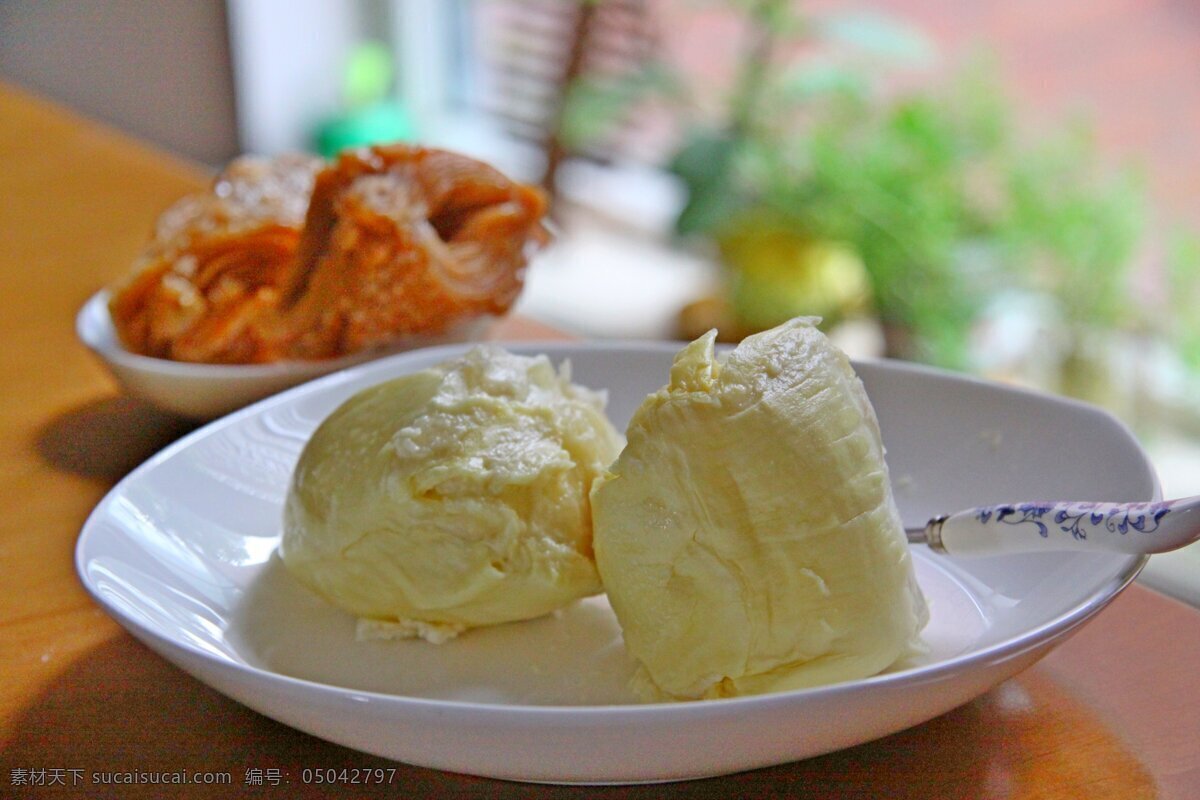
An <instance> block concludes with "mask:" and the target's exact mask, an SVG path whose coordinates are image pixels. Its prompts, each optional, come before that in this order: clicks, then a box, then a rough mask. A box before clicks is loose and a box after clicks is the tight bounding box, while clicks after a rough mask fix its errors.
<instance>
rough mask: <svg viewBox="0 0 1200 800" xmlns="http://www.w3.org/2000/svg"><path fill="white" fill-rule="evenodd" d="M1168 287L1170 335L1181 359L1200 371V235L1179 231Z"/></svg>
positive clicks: (1169, 266)
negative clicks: (1199, 312)
mask: <svg viewBox="0 0 1200 800" xmlns="http://www.w3.org/2000/svg"><path fill="white" fill-rule="evenodd" d="M1167 290H1168V297H1169V299H1170V310H1171V312H1172V313H1171V314H1170V320H1171V330H1170V331H1169V332H1168V334H1169V336H1170V338H1171V339H1172V340H1173V342H1174V343H1175V345H1176V349H1177V350H1178V352H1179V356H1180V358H1181V359H1182V360H1183V362H1184V363H1185V364H1186V365H1187V366H1188V367H1189V368H1190V369H1192V370H1193V371H1196V372H1200V314H1197V313H1196V309H1198V308H1200V235H1197V234H1196V233H1195V232H1193V231H1186V230H1180V231H1176V232H1175V234H1174V235H1173V236H1172V237H1171V242H1170V252H1169V253H1168V255H1167Z"/></svg>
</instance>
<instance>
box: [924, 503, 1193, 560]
mask: <svg viewBox="0 0 1200 800" xmlns="http://www.w3.org/2000/svg"><path fill="white" fill-rule="evenodd" d="M909 539H910V541H914V542H924V543H926V544H928V545H929V547H930V548H931V549H932V550H935V551H937V552H941V553H947V554H949V555H971V554H979V555H994V554H998V553H1014V552H1030V551H1037V550H1107V551H1110V552H1121V553H1139V554H1144V553H1163V552H1166V551H1168V550H1177V549H1179V548H1180V547H1185V546H1187V545H1189V544H1191V543H1193V542H1195V541H1197V540H1200V497H1190V498H1185V499H1182V500H1167V501H1161V500H1160V501H1155V502H1148V503H1001V504H999V505H994V506H980V507H978V508H972V509H968V510H966V511H960V512H958V513H956V514H949V515H947V516H942V517H935V518H934V519H932V520H930V521H929V524H928V525H926V526H925V527H924V528H917V529H912V530H909Z"/></svg>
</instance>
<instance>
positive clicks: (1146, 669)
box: [0, 84, 1200, 800]
mask: <svg viewBox="0 0 1200 800" xmlns="http://www.w3.org/2000/svg"><path fill="white" fill-rule="evenodd" d="M205 180H206V176H205V175H204V174H203V173H202V172H201V171H199V170H197V169H196V168H194V167H191V166H188V165H186V164H183V163H181V162H179V161H177V160H174V159H172V158H170V157H168V156H166V155H164V154H162V153H158V152H155V151H153V150H151V149H150V148H148V147H146V146H144V145H142V144H139V143H136V142H133V141H131V140H129V139H126V138H123V137H121V136H119V135H117V134H115V133H113V132H111V131H109V130H107V129H104V128H102V127H100V126H98V125H96V124H94V123H91V122H88V121H85V120H82V119H80V118H78V117H75V116H73V115H71V114H69V113H68V112H66V111H64V110H62V109H60V108H57V107H54V106H52V105H50V104H48V103H45V102H44V101H41V100H37V99H34V98H33V97H31V96H29V95H27V94H24V93H23V92H20V91H18V90H16V89H14V88H13V87H11V86H4V85H2V84H0V282H2V283H0V287H2V293H0V297H2V298H3V303H4V308H3V312H2V313H0V331H2V333H3V337H2V339H0V341H3V343H4V349H3V373H2V378H0V393H2V397H3V399H2V401H0V497H3V499H4V502H5V504H6V506H7V508H6V510H5V513H4V514H3V515H2V516H0V767H2V769H3V772H2V773H0V794H6V793H7V794H8V795H11V796H14V797H17V796H19V797H40V796H42V794H46V795H49V794H51V793H69V794H78V795H79V796H89V797H161V796H164V792H163V787H153V786H145V785H143V786H111V785H108V786H106V785H98V784H96V783H94V782H93V778H94V777H95V776H93V773H103V772H129V771H143V772H149V771H172V772H174V771H180V770H187V771H191V772H196V771H213V772H226V773H229V774H230V776H231V779H232V784H233V787H234V788H235V789H238V790H248V791H249V792H251V793H252V794H253V796H272V797H303V796H310V795H311V796H318V795H320V794H321V792H322V788H323V787H316V786H301V785H299V776H300V771H301V770H302V769H307V768H311V769H317V768H319V769H327V768H341V767H360V768H365V767H378V766H384V767H396V768H397V771H396V777H395V783H394V784H393V785H391V786H380V785H376V786H357V787H349V786H347V787H344V788H345V789H346V790H347V792H346V793H348V794H353V795H354V796H405V797H421V796H430V795H433V796H439V795H446V796H456V797H468V796H476V795H478V796H487V797H509V796H511V797H525V796H531V795H532V796H546V797H575V796H580V797H582V796H588V797H596V796H620V797H658V796H662V795H666V796H680V797H692V796H703V797H718V796H728V795H736V796H759V795H763V796H765V795H777V794H785V793H792V794H795V795H797V796H804V797H830V798H874V797H878V798H893V799H894V798H1084V797H1086V798H1090V800H1098V799H1099V798H1114V800H1116V799H1117V798H1119V799H1120V800H1130V799H1131V798H1178V799H1179V800H1185V799H1188V800H1191V799H1194V798H1200V668H1198V665H1200V612H1198V611H1196V610H1193V609H1191V608H1189V607H1187V606H1184V605H1182V604H1179V603H1177V602H1175V601H1172V600H1169V599H1167V598H1165V597H1163V596H1161V595H1158V594H1156V593H1154V592H1152V591H1150V590H1148V589H1145V588H1142V587H1140V586H1136V585H1135V586H1133V587H1131V588H1130V589H1128V590H1127V591H1126V592H1125V593H1124V594H1122V595H1121V597H1119V598H1118V599H1117V600H1116V601H1115V602H1114V603H1113V604H1112V605H1111V606H1110V608H1109V609H1107V610H1106V611H1105V612H1104V613H1102V614H1101V615H1100V616H1099V617H1097V618H1096V619H1095V621H1093V622H1092V623H1090V624H1089V625H1088V626H1087V627H1086V628H1085V629H1084V630H1082V631H1081V632H1080V633H1078V634H1077V635H1076V636H1075V637H1074V638H1072V639H1071V640H1070V641H1068V642H1067V643H1066V644H1064V645H1063V646H1062V647H1060V648H1059V649H1057V650H1056V651H1055V652H1054V653H1052V654H1051V655H1050V656H1049V657H1047V658H1046V659H1045V660H1043V661H1042V662H1040V663H1039V664H1038V665H1036V666H1035V667H1033V668H1032V669H1030V670H1028V671H1026V672H1025V673H1023V674H1022V675H1021V676H1019V677H1018V678H1016V679H1014V680H1010V681H1008V682H1007V683H1005V684H1003V685H1001V686H999V687H998V688H996V689H995V690H993V691H991V692H990V693H988V694H987V695H985V696H983V697H981V698H979V699H977V700H975V701H973V702H971V703H969V704H967V705H965V706H963V707H961V708H959V709H957V710H955V711H952V712H950V713H948V714H945V715H943V716H941V717H939V718H937V719H935V720H933V721H931V722H928V723H926V724H924V725H921V726H919V727H917V728H914V729H911V730H908V731H905V732H903V733H899V734H896V735H894V736H890V737H887V738H885V739H882V740H879V741H876V742H872V743H869V744H866V745H862V746H859V747H855V748H853V749H850V750H846V751H843V752H840V753H835V754H832V755H828V756H824V757H821V758H815V759H811V760H808V761H804V762H800V763H796V764H789V765H784V766H779V767H774V768H770V769H764V770H758V771H755V772H749V773H743V774H740V775H734V776H729V777H725V778H715V779H710V780H704V781H694V782H690V783H681V784H673V785H670V786H657V787H613V788H607V789H580V788H568V787H531V786H525V785H521V784H511V783H504V782H499V781H491V780H485V779H481V778H473V777H466V776H461V775H452V774H447V773H440V772H436V771H432V770H426V769H420V768H416V767H408V766H405V765H397V764H393V763H390V762H386V761H383V760H382V759H379V758H375V757H372V756H367V755H364V754H361V753H358V752H355V751H352V750H348V749H345V748H342V747H339V746H336V745H333V744H329V743H327V742H324V741H321V740H318V739H316V738H313V737H311V736H308V735H306V734H303V733H300V732H298V731H295V730H292V729H290V728H287V727H285V726H283V725H281V724H279V723H276V722H274V721H272V720H269V719H267V718H265V717H262V716H260V715H258V714H256V713H254V712H252V711H250V710H248V709H246V708H244V707H242V706H240V705H238V704H237V703H234V702H233V701H231V700H228V699H226V698H225V697H224V696H222V695H220V694H218V693H217V692H215V691H213V690H211V689H209V688H207V687H206V686H204V685H203V684H201V683H199V682H197V681H195V680H193V679H192V678H190V677H189V676H187V675H185V674H184V673H182V672H180V671H179V670H177V669H176V668H174V667H173V666H171V665H169V664H168V663H166V662H165V661H163V660H162V659H160V658H159V657H157V656H155V655H154V654H152V653H151V652H150V651H149V650H147V649H146V648H144V647H143V646H142V645H141V644H139V643H137V642H136V641H135V640H134V639H133V638H131V637H130V636H129V635H128V634H126V633H124V631H123V630H122V629H121V628H120V627H119V626H118V625H117V624H116V623H115V622H113V621H112V620H110V619H109V618H108V617H107V616H105V615H104V614H103V613H101V612H100V611H99V610H98V609H97V608H96V606H94V605H93V604H92V602H91V600H90V599H89V598H88V597H87V595H86V594H85V593H84V591H83V589H82V588H81V587H80V585H79V582H78V580H77V579H76V576H75V572H74V568H73V561H72V551H73V547H74V544H75V539H76V536H77V535H78V532H79V529H80V526H81V525H82V523H83V521H84V518H85V517H86V515H87V513H88V512H89V511H90V510H91V508H92V507H93V506H94V505H95V504H96V502H98V501H99V500H100V498H101V497H102V496H103V494H104V493H105V492H106V491H107V490H108V489H109V488H110V487H111V486H112V485H113V483H114V482H115V481H116V480H117V479H118V478H120V477H121V476H122V475H124V474H125V473H126V472H127V471H129V470H130V469H131V468H132V467H134V466H136V465H137V464H138V463H139V462H140V461H141V460H143V459H144V458H146V457H147V456H149V455H150V454H151V453H153V452H154V451H156V450H157V449H159V448H161V447H162V446H164V445H166V444H167V443H168V442H170V441H172V440H173V439H175V438H177V437H179V436H180V435H181V434H183V433H185V432H186V431H188V430H190V429H191V427H192V425H191V424H190V423H187V422H185V421H182V420H179V419H176V418H173V417H171V416H168V415H166V414H163V413H160V412H158V411H155V410H154V409H152V408H150V407H148V406H146V405H144V404H142V403H140V402H138V401H135V400H132V399H129V398H126V397H122V396H120V395H119V394H118V392H117V390H116V388H115V387H114V385H113V383H112V382H111V380H110V379H109V378H108V377H107V376H106V375H105V373H104V372H103V371H102V370H101V368H100V367H99V366H98V365H97V364H96V363H94V362H93V361H92V359H91V357H90V356H89V355H88V354H87V353H86V352H85V350H84V349H83V347H82V346H80V345H79V344H78V343H77V342H76V341H75V338H74V333H73V317H74V314H75V312H76V310H77V309H78V308H79V306H80V305H81V304H82V303H83V301H84V300H85V299H86V298H87V297H88V296H89V295H90V294H91V293H92V292H94V291H95V290H96V289H98V288H100V287H101V286H103V285H104V284H106V283H107V282H109V281H111V280H112V279H113V278H115V277H116V276H118V275H119V274H121V273H122V272H123V271H124V269H125V268H126V265H127V264H128V263H129V261H130V259H131V257H132V256H133V254H134V253H135V251H136V250H137V248H138V247H139V245H140V244H141V243H142V241H143V240H144V237H145V236H146V235H147V232H148V230H149V228H150V225H151V224H152V222H153V220H154V218H155V216H156V215H157V214H158V212H159V211H161V210H162V209H163V208H164V207H165V206H166V205H168V204H169V203H170V202H171V201H172V200H174V199H175V198H177V197H178V196H180V195H181V194H183V193H185V192H187V191H190V190H193V189H195V188H196V187H198V186H200V185H201V184H202V183H203V182H204V181H205ZM547 333H548V331H547V329H545V328H542V327H541V326H538V325H537V324H536V323H533V322H530V321H528V320H510V321H508V322H506V323H505V324H504V326H503V327H502V328H501V330H500V334H499V335H500V336H502V337H507V338H514V339H516V338H523V337H524V338H530V337H538V338H543V337H545V336H546V335H547ZM275 770H278V771H279V772H278V773H276V772H274V771H275ZM276 775H278V776H280V777H284V776H288V777H290V779H291V780H292V783H291V784H290V785H287V786H285V785H283V784H282V783H281V784H280V785H279V786H272V785H264V786H247V785H246V779H247V777H248V776H249V777H250V778H251V780H254V779H255V778H256V777H257V776H263V777H264V778H266V779H268V780H270V779H271V778H273V777H275V776H276ZM59 781H61V783H62V784H65V785H55V786H51V785H49V784H51V783H57V782H59ZM22 783H36V784H40V785H20V784H22ZM72 784H73V785H72ZM176 794H177V795H178V796H199V797H206V796H229V795H231V794H233V792H231V791H230V790H229V787H225V788H224V789H220V788H218V789H213V788H209V787H202V786H196V785H193V786H189V787H183V788H181V789H180V790H179V791H178V792H177V793H169V796H176Z"/></svg>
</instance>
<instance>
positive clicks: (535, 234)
mask: <svg viewBox="0 0 1200 800" xmlns="http://www.w3.org/2000/svg"><path fill="white" fill-rule="evenodd" d="M545 211H546V201H545V197H544V196H543V195H542V193H541V192H540V191H539V190H538V189H536V188H534V187H531V186H525V185H522V184H518V183H515V182H513V181H510V180H509V179H508V178H506V177H505V176H504V175H502V174H501V173H499V172H498V171H496V170H495V169H492V168H491V167H489V166H488V165H486V164H483V163H481V162H479V161H475V160H474V159H470V158H467V157H465V156H461V155H457V154H454V153H449V152H446V151H442V150H434V149H429V148H421V147H410V146H407V145H388V146H380V147H373V148H369V149H363V150H355V151H349V152H347V153H344V154H343V155H342V156H341V157H339V158H338V159H337V160H336V161H335V162H333V163H332V164H326V163H325V162H323V161H321V160H319V159H315V158H310V157H307V156H285V157H282V158H278V159H273V160H264V159H256V158H242V159H238V160H237V161H234V162H233V163H232V164H230V166H229V167H228V168H227V169H226V170H225V172H223V173H222V174H221V175H220V176H219V177H218V178H217V180H216V182H215V183H214V184H213V187H212V189H211V190H210V191H209V192H207V193H205V194H202V195H193V196H190V197H186V198H184V199H183V200H181V201H179V202H178V203H177V204H176V205H174V206H173V207H172V208H170V209H169V210H168V211H167V212H166V213H164V214H163V216H162V218H161V219H160V221H159V225H158V228H157V230H156V232H155V236H154V239H153V240H152V241H151V242H150V244H149V245H147V247H146V248H145V249H144V250H143V253H142V255H141V257H140V258H139V259H138V262H137V263H136V264H135V269H134V272H133V274H132V275H130V276H129V277H128V278H127V279H126V280H125V281H124V282H123V283H122V284H120V285H119V286H117V287H116V289H115V291H114V294H113V298H112V300H111V302H110V310H111V313H112V317H113V322H114V324H115V326H116V328H117V332H118V334H119V335H120V337H121V341H122V343H123V344H124V345H125V347H126V348H127V349H129V350H131V351H133V352H136V353H141V354H143V355H149V356H154V357H158V358H169V359H173V360H177V361H194V362H207V363H262V362H270V361H276V360H281V359H293V358H308V359H315V358H331V357H335V356H339V355H343V354H346V353H351V352H356V351H359V350H362V349H365V348H370V347H375V346H378V345H382V344H385V343H386V342H388V341H389V340H391V339H393V338H395V337H397V336H400V335H403V334H412V333H431V334H432V333H440V332H444V331H446V330H448V329H451V328H453V327H455V326H456V325H458V324H461V323H463V322H465V321H467V320H469V319H472V318H475V317H478V316H481V315H487V314H500V313H503V312H504V311H506V310H507V309H508V308H509V307H510V306H511V305H512V302H513V301H514V300H515V299H516V296H517V294H518V293H519V292H520V289H521V285H522V278H523V272H524V269H525V266H526V264H527V256H528V252H529V250H530V247H531V245H533V244H536V243H542V242H544V241H545V239H546V232H545V229H544V228H543V227H542V224H541V220H542V217H543V215H544V214H545Z"/></svg>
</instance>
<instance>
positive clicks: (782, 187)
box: [568, 0, 1145, 367]
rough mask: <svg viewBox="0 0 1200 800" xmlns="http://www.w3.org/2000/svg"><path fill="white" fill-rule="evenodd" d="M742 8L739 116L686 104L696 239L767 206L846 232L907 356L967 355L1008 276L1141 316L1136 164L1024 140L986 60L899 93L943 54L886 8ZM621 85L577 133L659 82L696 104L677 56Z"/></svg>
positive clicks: (956, 361)
mask: <svg viewBox="0 0 1200 800" xmlns="http://www.w3.org/2000/svg"><path fill="white" fill-rule="evenodd" d="M733 5H734V6H735V7H736V8H738V9H740V11H741V12H742V15H743V17H744V19H745V21H746V24H747V27H748V31H749V34H748V36H747V43H746V45H745V47H744V49H743V54H742V58H741V60H740V69H739V72H738V74H737V76H736V79H735V81H734V88H733V91H732V92H731V94H730V96H729V98H728V103H727V105H726V109H727V114H726V115H725V116H724V117H723V118H719V119H715V120H714V119H711V118H709V119H705V118H703V117H696V116H694V115H689V114H687V113H686V112H681V116H682V117H683V119H684V123H683V128H684V135H683V138H682V140H681V143H680V146H679V149H678V150H677V152H676V154H675V156H674V157H673V158H672V159H671V160H670V162H669V164H668V165H667V166H668V169H669V170H670V171H671V172H673V173H674V174H675V175H677V176H678V177H679V178H680V180H681V181H682V182H683V184H684V185H685V187H686V189H687V203H686V205H685V206H684V208H683V209H682V211H681V213H680V214H679V217H678V219H677V221H676V230H677V232H678V233H679V234H680V235H683V236H698V237H703V238H707V239H710V240H713V241H716V242H720V241H721V240H722V238H727V237H729V236H730V235H732V234H736V231H731V227H736V226H739V225H740V226H745V225H747V224H750V225H754V224H757V223H756V220H762V219H764V218H765V219H769V220H771V221H772V224H774V225H779V224H783V225H786V226H789V227H792V228H794V229H795V230H796V231H797V232H798V234H799V235H801V236H803V237H807V238H808V239H811V240H825V241H836V242H843V243H846V244H848V245H850V246H851V247H853V248H854V249H855V250H856V251H857V252H858V254H859V256H861V259H862V262H863V264H864V265H865V268H866V271H867V273H868V275H869V277H870V283H871V290H872V292H871V293H872V301H873V306H874V312H875V313H876V315H877V316H878V317H879V319H880V320H881V322H882V323H883V326H884V329H885V332H886V333H888V334H895V335H894V336H892V337H891V341H890V344H891V347H890V352H891V354H893V355H900V356H904V357H909V358H916V359H920V360H924V361H929V362H933V363H938V364H942V365H945V366H951V367H966V366H969V363H968V361H969V358H968V357H969V353H968V342H969V333H970V329H971V327H972V325H973V323H974V321H975V320H976V319H977V317H978V314H979V312H980V310H981V309H982V307H983V306H984V305H985V304H986V302H987V301H988V299H989V295H990V294H991V292H992V291H993V290H995V289H996V288H998V287H1001V286H1011V285H1013V284H1014V283H1016V284H1024V285H1027V286H1029V287H1032V288H1036V289H1040V290H1043V291H1046V292H1048V293H1050V294H1052V295H1053V296H1054V297H1056V298H1057V300H1058V301H1059V304H1060V305H1061V306H1062V308H1063V316H1064V318H1065V319H1066V320H1067V321H1068V322H1069V323H1070V324H1072V325H1076V324H1085V323H1086V324H1096V325H1118V324H1122V323H1123V322H1124V321H1125V320H1126V319H1127V317H1126V316H1125V313H1126V312H1125V310H1124V309H1125V308H1127V307H1128V306H1127V304H1124V303H1123V300H1124V298H1125V294H1124V292H1125V290H1126V284H1127V281H1128V266H1129V264H1130V262H1131V256H1132V254H1133V253H1134V251H1135V250H1136V248H1137V246H1138V243H1139V241H1140V239H1141V236H1142V233H1143V229H1144V216H1145V214H1144V210H1145V209H1144V206H1145V204H1144V197H1143V193H1142V189H1141V186H1140V184H1139V183H1138V182H1137V181H1136V180H1135V179H1134V178H1133V177H1132V176H1131V175H1130V174H1129V173H1127V172H1122V173H1118V174H1115V175H1111V174H1108V173H1105V172H1103V171H1101V170H1099V169H1098V168H1097V165H1098V159H1097V157H1096V154H1095V152H1094V150H1093V148H1092V147H1091V143H1090V141H1089V139H1088V138H1087V137H1086V135H1083V134H1082V133H1080V132H1079V130H1072V131H1069V132H1068V134H1067V135H1065V136H1062V137H1051V138H1050V140H1049V141H1047V142H1039V143H1036V144H1033V145H1028V144H1023V143H1022V142H1021V141H1020V138H1019V135H1020V132H1018V131H1016V130H1015V127H1016V126H1015V125H1014V124H1013V123H1012V118H1013V112H1012V106H1011V104H1010V103H1009V102H1008V101H1007V99H1006V98H1005V96H1004V93H1003V92H1002V91H1000V89H999V87H998V82H997V81H996V80H994V78H993V77H992V70H990V69H989V68H987V66H986V65H982V64H976V65H973V66H972V67H971V68H969V69H967V70H965V71H964V72H963V73H962V74H961V75H960V76H959V78H958V80H956V81H953V82H952V83H951V84H950V85H949V86H944V87H942V88H940V89H934V90H924V91H918V92H913V91H910V92H906V93H901V94H896V93H895V91H894V89H893V90H889V89H888V87H886V86H885V83H886V81H885V79H886V78H890V77H893V76H894V74H895V73H896V71H897V70H899V69H901V68H903V67H905V66H913V65H917V66H921V65H925V64H927V63H929V61H930V60H931V58H932V48H931V47H930V46H929V44H928V42H927V41H926V40H925V39H924V38H923V37H922V36H921V35H920V34H919V33H918V32H916V31H915V30H913V29H911V28H909V27H907V26H905V25H903V24H900V23H898V22H896V21H894V20H891V19H888V18H886V17H881V16H878V15H864V14H842V15H831V16H821V17H815V16H803V15H797V14H796V13H794V11H793V4H791V3H789V2H786V0H757V1H753V0H741V2H735V3H733ZM797 44H807V45H814V46H815V47H809V48H808V49H807V50H806V51H805V56H804V58H803V59H801V60H799V61H795V60H789V59H786V58H783V57H782V56H781V53H783V52H787V51H791V50H794V49H795V48H794V46H795V45H797ZM814 50H815V53H814ZM614 86H615V89H614V91H612V92H610V93H609V94H608V95H603V92H602V91H601V92H600V93H599V94H595V93H593V94H592V95H591V97H592V99H591V101H590V104H583V105H581V106H578V107H577V108H576V110H577V111H580V110H582V112H586V113H582V115H581V116H578V117H576V118H575V123H574V128H573V130H574V132H575V135H576V136H579V135H583V134H585V133H586V131H588V130H602V129H603V126H601V125H600V124H599V123H598V120H599V119H600V118H601V117H602V116H604V114H607V116H608V118H609V119H610V120H611V119H612V118H614V116H616V115H615V114H614V112H615V110H616V109H617V108H620V107H626V108H627V107H628V105H629V104H632V103H637V102H641V101H642V100H643V99H644V97H645V96H646V94H647V93H653V92H654V91H655V90H662V89H664V88H665V89H666V91H660V92H659V95H658V96H659V98H660V99H661V98H666V99H667V101H668V102H670V103H672V104H675V105H676V106H677V107H679V108H684V107H686V98H687V90H686V80H684V79H683V78H682V77H681V76H678V75H672V73H671V71H670V69H669V67H667V66H664V65H662V64H655V65H652V66H651V67H648V68H647V70H646V72H645V73H640V74H639V75H638V76H635V77H632V78H629V79H626V80H625V81H623V82H617V83H616V84H614ZM591 89H592V90H593V92H594V91H595V89H596V87H591ZM584 96H587V95H586V94H585V95H584ZM599 96H605V97H607V98H608V100H607V102H608V103H609V105H608V106H605V104H604V102H601V101H599V100H598V99H597V98H598V97H599ZM617 96H619V97H620V99H621V102H613V98H614V97H617ZM622 103H624V104H625V105H624V106H622ZM602 108H603V109H604V114H600V113H597V112H598V111H599V110H600V109H602ZM589 115H590V116H589ZM568 117H570V115H568Z"/></svg>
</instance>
